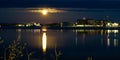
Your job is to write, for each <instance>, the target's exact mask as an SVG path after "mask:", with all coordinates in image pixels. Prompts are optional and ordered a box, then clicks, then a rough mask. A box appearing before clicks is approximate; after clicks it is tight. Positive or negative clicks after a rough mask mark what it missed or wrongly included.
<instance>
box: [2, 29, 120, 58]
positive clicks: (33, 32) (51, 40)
mask: <svg viewBox="0 0 120 60" xmlns="http://www.w3.org/2000/svg"><path fill="white" fill-rule="evenodd" d="M119 31H120V30H109V29H108V30H86V29H84V30H82V29H76V30H75V29H73V30H52V29H42V30H41V29H0V60H119V59H120V41H119V40H120V37H119V36H120V32H119Z"/></svg>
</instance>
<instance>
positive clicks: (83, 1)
mask: <svg viewBox="0 0 120 60" xmlns="http://www.w3.org/2000/svg"><path fill="white" fill-rule="evenodd" d="M43 6H45V7H72V8H73V7H75V8H120V0H0V7H43Z"/></svg>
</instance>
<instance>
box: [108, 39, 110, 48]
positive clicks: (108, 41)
mask: <svg viewBox="0 0 120 60" xmlns="http://www.w3.org/2000/svg"><path fill="white" fill-rule="evenodd" d="M107 46H108V47H109V46H110V39H109V38H108V39H107Z"/></svg>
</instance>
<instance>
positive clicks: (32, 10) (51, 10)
mask: <svg viewBox="0 0 120 60" xmlns="http://www.w3.org/2000/svg"><path fill="white" fill-rule="evenodd" d="M29 12H38V13H42V14H43V15H47V14H48V13H61V12H66V11H64V10H61V9H55V8H37V9H31V10H29Z"/></svg>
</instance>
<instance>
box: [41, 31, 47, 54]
mask: <svg viewBox="0 0 120 60" xmlns="http://www.w3.org/2000/svg"><path fill="white" fill-rule="evenodd" d="M46 46H47V35H46V33H45V32H43V36H42V49H43V52H46Z"/></svg>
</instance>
